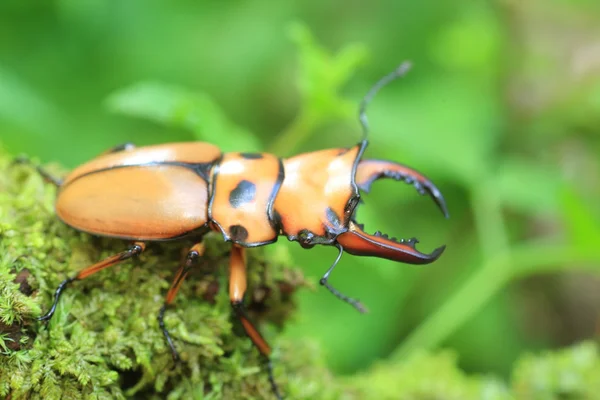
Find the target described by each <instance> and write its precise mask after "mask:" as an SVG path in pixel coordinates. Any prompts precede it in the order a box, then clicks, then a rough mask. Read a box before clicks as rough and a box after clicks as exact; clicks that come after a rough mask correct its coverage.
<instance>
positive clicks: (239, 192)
mask: <svg viewBox="0 0 600 400" xmlns="http://www.w3.org/2000/svg"><path fill="white" fill-rule="evenodd" d="M255 197H256V185H255V184H254V183H252V182H250V181H247V180H245V179H243V180H241V181H240V183H238V184H237V186H236V187H235V189H233V190H232V191H231V192H230V193H229V204H231V207H233V208H239V207H241V206H242V205H244V204H246V203H250V202H251V201H253V200H254V198H255Z"/></svg>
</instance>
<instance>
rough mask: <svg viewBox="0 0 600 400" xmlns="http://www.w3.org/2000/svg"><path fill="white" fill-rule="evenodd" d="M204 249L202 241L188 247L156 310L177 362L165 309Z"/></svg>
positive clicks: (177, 357)
mask: <svg viewBox="0 0 600 400" xmlns="http://www.w3.org/2000/svg"><path fill="white" fill-rule="evenodd" d="M204 250H205V247H204V244H202V243H197V244H195V245H194V246H193V247H192V248H191V249H190V251H189V252H188V255H187V257H186V260H185V263H184V264H182V265H181V266H180V267H179V270H178V271H177V274H176V275H175V279H173V283H172V284H171V287H170V288H169V291H168V292H167V296H166V297H165V303H164V304H163V306H162V307H161V308H160V311H159V312H158V317H157V320H158V325H159V326H160V329H161V330H162V332H163V335H165V340H166V341H167V344H168V345H169V348H170V349H171V354H172V355H173V361H175V362H178V361H179V360H180V357H179V353H178V352H177V349H176V348H175V344H174V343H173V339H172V338H171V334H170V333H169V330H168V329H167V327H166V326H165V321H164V316H165V310H166V309H167V307H168V306H169V305H171V304H172V303H173V301H174V300H175V296H177V292H179V288H180V287H181V284H182V283H183V280H184V279H185V278H186V277H187V275H188V274H189V272H190V270H191V269H192V267H194V266H195V265H196V264H197V263H198V260H199V259H200V257H201V256H202V255H203V254H204Z"/></svg>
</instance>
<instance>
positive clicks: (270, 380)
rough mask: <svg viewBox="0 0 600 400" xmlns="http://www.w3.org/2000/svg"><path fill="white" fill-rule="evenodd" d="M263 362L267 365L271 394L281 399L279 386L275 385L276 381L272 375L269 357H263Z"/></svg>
mask: <svg viewBox="0 0 600 400" xmlns="http://www.w3.org/2000/svg"><path fill="white" fill-rule="evenodd" d="M264 360H265V364H266V365H267V372H268V374H269V383H270V384H271V390H272V391H273V394H274V395H275V397H276V398H277V400H283V397H282V396H281V393H280V392H279V386H277V382H275V377H274V375H273V363H272V362H271V359H270V358H269V357H264Z"/></svg>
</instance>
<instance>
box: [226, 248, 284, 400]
mask: <svg viewBox="0 0 600 400" xmlns="http://www.w3.org/2000/svg"><path fill="white" fill-rule="evenodd" d="M246 288H247V280H246V250H245V249H244V248H242V247H239V246H233V248H232V249H231V258H230V261H229V298H230V300H231V306H232V307H233V310H234V311H235V314H236V316H237V317H238V319H239V320H240V322H241V323H242V326H243V327H244V331H245V332H246V335H248V337H249V338H250V340H251V341H252V343H253V344H254V346H255V347H256V348H257V349H258V351H259V352H260V354H261V355H262V356H263V357H264V359H265V362H266V365H267V371H268V373H269V383H270V384H271V389H272V390H273V394H275V396H276V397H277V399H279V400H281V399H282V397H281V394H280V393H279V388H278V387H277V383H275V378H274V377H273V366H272V364H271V358H270V355H271V346H269V344H268V343H267V341H266V340H265V339H264V338H263V337H262V335H261V334H260V332H259V330H258V329H257V328H256V326H254V324H253V323H252V321H251V320H250V318H249V317H248V314H247V313H246V308H245V307H244V303H243V299H244V294H245V293H246Z"/></svg>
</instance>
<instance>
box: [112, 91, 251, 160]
mask: <svg viewBox="0 0 600 400" xmlns="http://www.w3.org/2000/svg"><path fill="white" fill-rule="evenodd" d="M107 105H108V108H109V109H110V110H111V111H113V112H115V113H119V114H124V115H129V116H132V117H139V118H145V119H148V120H150V121H154V122H157V123H160V124H164V125H166V126H169V127H174V128H183V129H187V130H190V131H192V132H193V133H194V135H195V136H196V138H198V139H199V140H205V141H208V142H211V143H214V144H216V145H218V146H220V147H221V148H222V149H223V150H224V151H233V150H243V151H259V150H260V149H261V145H260V143H259V141H258V140H257V139H256V137H255V136H254V135H253V134H252V133H250V132H249V131H248V130H246V129H244V128H241V127H239V126H237V125H236V124H234V123H233V122H231V121H230V120H229V119H228V118H227V116H226V115H225V113H224V112H223V111H222V110H221V109H220V108H219V106H218V105H217V104H216V103H215V102H214V101H213V100H212V99H211V98H210V97H209V96H208V95H207V94H205V93H199V92H194V91H191V90H188V89H185V88H182V87H179V86H175V85H169V84H165V83H160V82H140V83H137V84H135V85H133V86H130V87H127V88H124V89H121V90H119V91H117V92H116V93H113V94H112V95H111V96H110V97H109V98H108V100H107Z"/></svg>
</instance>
